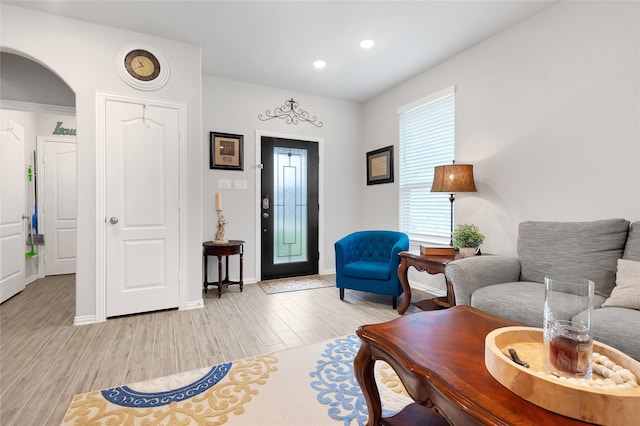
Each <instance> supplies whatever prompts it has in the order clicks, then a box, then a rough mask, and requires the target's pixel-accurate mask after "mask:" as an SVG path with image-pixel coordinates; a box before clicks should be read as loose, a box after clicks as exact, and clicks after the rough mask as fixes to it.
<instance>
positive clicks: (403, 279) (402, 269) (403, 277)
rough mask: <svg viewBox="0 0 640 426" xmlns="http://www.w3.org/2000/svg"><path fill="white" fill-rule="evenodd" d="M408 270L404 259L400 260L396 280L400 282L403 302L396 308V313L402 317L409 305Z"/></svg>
mask: <svg viewBox="0 0 640 426" xmlns="http://www.w3.org/2000/svg"><path fill="white" fill-rule="evenodd" d="M408 269H409V265H408V264H407V262H406V261H405V260H404V259H402V261H401V262H400V266H398V279H399V280H400V285H401V286H402V291H403V292H404V300H403V301H402V305H401V306H400V307H399V308H398V313H399V314H400V315H404V313H405V312H406V311H407V309H408V308H409V305H410V304H411V286H410V285H409V278H408V277H407V273H408V271H407V270H408Z"/></svg>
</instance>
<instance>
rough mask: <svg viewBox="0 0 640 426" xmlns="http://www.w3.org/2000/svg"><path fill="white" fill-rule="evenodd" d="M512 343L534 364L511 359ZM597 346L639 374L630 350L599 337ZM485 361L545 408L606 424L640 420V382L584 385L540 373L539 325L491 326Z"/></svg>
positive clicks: (519, 392)
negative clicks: (639, 384) (623, 386)
mask: <svg viewBox="0 0 640 426" xmlns="http://www.w3.org/2000/svg"><path fill="white" fill-rule="evenodd" d="M509 348H514V349H515V350H516V351H517V353H518V355H519V357H520V359H522V360H523V361H526V362H527V363H529V365H530V368H524V367H522V366H520V365H518V364H516V363H515V362H513V361H512V360H511V356H510V355H509V352H508V350H509ZM593 351H594V352H598V353H600V354H601V355H606V356H607V357H609V359H610V360H611V361H613V362H614V363H616V364H618V365H620V366H621V367H623V368H626V369H628V370H630V371H631V372H632V373H633V374H635V376H636V378H640V362H638V361H636V360H634V359H633V358H631V357H629V356H628V355H625V354H624V353H622V352H620V351H619V350H617V349H615V348H612V347H611V346H607V345H605V344H603V343H599V342H595V341H594V342H593ZM484 361H485V365H486V367H487V370H489V373H490V374H491V375H492V376H493V377H494V378H495V379H496V380H497V381H498V382H500V384H502V385H503V386H505V387H506V388H507V389H509V390H511V391H512V392H514V393H515V394H516V395H518V396H520V397H521V398H524V399H526V400H527V401H529V402H531V403H533V404H536V405H537V406H539V407H542V408H544V409H546V410H549V411H553V412H554V413H558V414H562V415H563V416H567V417H571V418H574V419H578V420H582V421H586V422H591V423H596V424H602V425H624V426H627V425H631V424H638V423H637V422H638V421H639V417H640V387H635V388H631V389H602V388H597V387H585V386H582V385H578V384H571V383H567V382H566V381H560V380H557V379H554V378H550V377H549V376H547V375H544V374H543V375H540V374H539V373H540V372H544V371H545V370H544V366H543V335H542V329H540V328H532V327H503V328H499V329H496V330H494V331H492V332H491V333H489V334H487V337H486V339H485V352H484ZM595 377H596V374H595V373H594V378H595ZM639 381H640V379H639Z"/></svg>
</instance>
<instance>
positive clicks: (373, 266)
mask: <svg viewBox="0 0 640 426" xmlns="http://www.w3.org/2000/svg"><path fill="white" fill-rule="evenodd" d="M342 273H343V274H344V276H345V277H352V278H364V279H370V280H383V281H386V280H388V279H389V273H390V271H389V262H386V263H382V262H365V261H362V260H358V261H355V262H351V263H347V264H346V265H344V268H342Z"/></svg>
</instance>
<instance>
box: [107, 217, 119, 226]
mask: <svg viewBox="0 0 640 426" xmlns="http://www.w3.org/2000/svg"><path fill="white" fill-rule="evenodd" d="M109 222H110V223H111V224H112V225H115V224H116V223H118V218H117V217H115V216H113V217H112V218H111V219H109Z"/></svg>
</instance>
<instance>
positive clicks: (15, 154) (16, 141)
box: [0, 121, 31, 303]
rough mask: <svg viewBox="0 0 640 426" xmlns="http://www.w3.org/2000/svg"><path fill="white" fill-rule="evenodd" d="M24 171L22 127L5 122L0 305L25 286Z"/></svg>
mask: <svg viewBox="0 0 640 426" xmlns="http://www.w3.org/2000/svg"><path fill="white" fill-rule="evenodd" d="M26 172H27V168H26V165H25V162H24V128H23V127H22V126H20V125H19V124H18V123H16V122H13V121H9V126H8V127H7V128H3V129H0V303H2V302H4V301H5V300H7V299H8V298H10V297H11V296H13V295H15V294H17V293H19V292H20V291H22V290H23V289H24V287H25V277H24V266H25V265H24V261H25V247H26V246H25V242H26V235H25V231H24V224H25V221H24V219H23V218H22V216H23V215H25V214H26V213H25V199H24V192H25V186H26V181H27V180H26V176H27V173H26ZM28 216H29V220H31V215H28Z"/></svg>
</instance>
